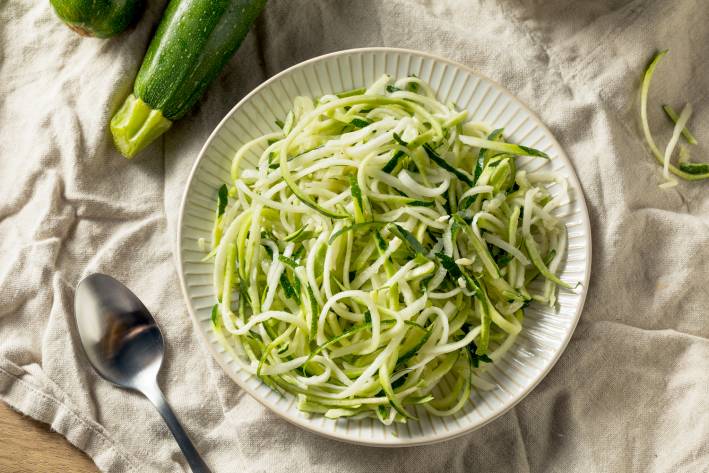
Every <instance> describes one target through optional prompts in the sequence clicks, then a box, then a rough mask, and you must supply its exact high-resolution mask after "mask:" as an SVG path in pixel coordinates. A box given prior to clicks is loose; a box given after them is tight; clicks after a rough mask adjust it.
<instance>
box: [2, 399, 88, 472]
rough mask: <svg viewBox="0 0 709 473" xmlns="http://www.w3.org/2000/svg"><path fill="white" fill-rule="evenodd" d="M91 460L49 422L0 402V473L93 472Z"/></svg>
mask: <svg viewBox="0 0 709 473" xmlns="http://www.w3.org/2000/svg"><path fill="white" fill-rule="evenodd" d="M97 471H98V469H97V468H96V465H94V463H93V461H91V459H90V458H89V457H87V456H86V455H85V454H84V453H83V452H82V451H80V450H78V449H77V448H75V447H74V446H73V445H71V444H70V443H69V442H67V441H66V439H64V437H62V436H61V435H59V434H57V433H55V432H52V431H51V430H50V429H49V426H48V425H46V424H42V423H40V422H37V421H35V420H32V419H30V418H29V417H25V416H23V415H22V414H20V413H18V412H17V411H15V410H13V409H11V408H10V407H9V406H7V405H6V404H4V403H2V402H0V473H54V472H61V473H94V472H97Z"/></svg>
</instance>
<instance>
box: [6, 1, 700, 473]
mask: <svg viewBox="0 0 709 473" xmlns="http://www.w3.org/2000/svg"><path fill="white" fill-rule="evenodd" d="M148 3H149V4H150V6H149V11H148V12H147V13H146V15H145V16H144V17H143V19H142V20H141V21H140V23H139V24H138V26H137V27H136V28H135V29H134V30H132V31H130V32H128V33H125V34H122V35H120V36H119V37H117V38H114V39H111V40H99V39H87V38H81V37H79V36H77V35H76V34H75V33H73V32H72V31H70V30H69V29H68V28H66V27H65V26H64V25H63V24H61V23H60V22H59V21H58V20H57V18H56V17H55V15H54V14H53V12H52V11H51V9H50V6H49V4H48V2H46V1H41V2H40V1H30V0H2V1H0V34H1V37H0V399H2V400H3V401H4V402H6V403H8V404H9V405H11V406H12V407H14V408H15V409H17V410H19V411H20V412H23V413H25V414H27V415H29V416H32V417H34V418H36V419H39V420H41V421H43V422H46V423H48V424H50V425H51V427H52V428H53V429H54V430H56V431H57V432H59V433H61V434H62V435H64V436H65V437H66V438H67V439H69V441H70V442H71V443H73V444H74V445H76V446H77V447H79V448H80V449H82V450H84V451H85V452H87V453H88V454H89V455H90V456H91V457H92V458H93V460H94V461H95V462H96V464H97V465H98V467H99V468H100V469H101V470H102V471H105V472H128V471H130V472H147V473H151V472H166V471H187V467H186V466H185V463H184V460H183V459H182V456H181V454H180V453H179V451H178V448H177V445H176V444H175V442H174V441H173V439H172V438H171V437H170V435H169V434H168V432H167V430H166V427H165V425H164V424H163V422H162V420H161V419H160V417H159V416H158V414H157V412H156V411H155V410H154V409H153V408H152V406H151V405H150V404H149V403H148V401H146V400H145V399H144V398H142V397H141V396H140V395H137V394H133V393H130V392H126V391H123V390H120V389H117V388H115V387H113V386H112V385H110V384H109V383H107V382H106V381H103V380H101V379H99V378H98V377H97V376H96V375H95V374H94V373H93V372H92V371H91V370H90V369H89V367H88V366H87V364H86V362H85V361H83V359H82V356H81V352H80V347H79V345H78V338H77V333H76V329H75V328H74V326H73V322H72V320H73V315H72V312H73V294H74V287H75V285H76V283H77V281H78V280H79V279H80V278H81V277H82V275H85V274H86V273H88V272H91V271H102V272H106V273H109V274H112V275H113V276H115V277H117V278H118V279H119V280H121V281H123V282H125V283H126V284H127V285H128V286H129V287H131V288H132V289H133V290H134V291H135V292H136V293H137V294H138V295H139V296H140V297H141V298H142V300H143V301H144V302H145V304H146V305H147V306H148V307H149V308H150V309H151V310H152V311H153V313H154V314H155V317H156V318H157V319H158V321H159V323H160V325H161V327H162V329H163V331H164V334H165V336H166V339H167V348H168V352H167V358H166V360H165V364H164V366H163V369H162V372H161V376H160V384H161V385H162V387H163V388H164V390H165V392H166V396H167V398H168V399H169V401H170V402H171V403H172V406H173V407H174V409H175V411H176V413H177V415H178V417H179V418H180V419H181V420H182V422H183V424H184V425H185V427H186V429H187V430H188V431H189V433H190V435H191V436H192V438H193V439H194V440H195V443H196V444H197V447H198V449H199V450H200V451H201V452H203V453H204V456H205V458H206V461H207V462H208V463H209V464H210V465H211V467H212V468H213V470H214V471H215V472H268V473H277V472H289V473H293V472H328V473H330V472H340V471H342V472H363V473H364V472H366V473H371V472H398V471H406V472H422V473H423V472H575V471H578V472H706V471H709V309H708V307H709V289H707V288H708V287H709V225H708V224H707V222H708V220H709V182H705V183H685V182H682V183H680V184H679V185H678V186H677V187H675V188H672V189H668V190H661V189H658V187H657V184H658V182H660V169H659V166H658V165H657V163H656V162H655V161H654V160H653V158H652V157H651V155H650V154H649V152H648V150H647V148H646V147H645V145H644V144H643V141H642V138H641V135H640V133H639V127H638V125H637V115H638V98H637V97H638V94H637V91H638V86H639V79H640V76H641V73H642V71H643V69H644V67H645V65H646V63H647V61H648V59H649V58H650V56H651V55H652V53H653V52H654V51H655V50H657V49H662V48H669V49H670V54H669V56H668V57H667V58H666V60H665V61H664V62H663V63H662V64H661V66H660V67H659V69H658V72H657V75H656V79H655V82H654V84H653V90H652V94H651V104H652V106H651V111H652V113H651V117H650V118H651V121H652V126H653V128H654V129H656V130H658V140H659V141H660V142H661V143H663V145H664V143H666V142H667V138H668V135H669V133H668V130H669V129H670V128H671V127H670V126H669V125H668V124H667V122H666V121H665V119H664V118H663V117H662V116H661V112H660V110H659V104H660V103H669V104H672V105H673V106H674V107H675V108H676V109H680V108H681V107H682V106H683V105H684V103H685V102H686V101H687V100H691V101H693V105H694V108H695V110H696V114H695V116H694V118H693V119H692V122H691V124H692V126H693V128H694V131H695V133H696V135H697V137H698V139H699V141H700V142H701V143H703V145H700V146H698V147H694V148H693V152H694V156H695V157H696V158H697V159H707V158H708V157H709V156H707V154H708V153H707V151H709V146H707V143H709V98H708V95H707V91H708V90H709V74H708V72H709V48H707V44H709V3H707V1H706V0H674V1H666V0H595V1H580V0H579V1H568V0H496V1H491V0H485V1H472V0H471V1H438V0H436V1H434V0H428V1H425V0H421V1H404V0H396V1H374V0H372V1H364V0H359V1H310V0H299V1H285V0H283V1H279V0H271V1H270V2H269V4H268V5H267V7H266V9H265V11H264V13H263V15H262V16H261V17H260V18H259V19H258V21H257V22H256V25H255V27H254V29H253V31H252V32H251V33H250V35H249V36H248V38H247V39H246V41H245V42H244V44H243V45H242V47H241V49H240V50H239V52H238V54H237V55H236V56H235V57H234V58H233V60H231V62H230V63H229V65H228V66H227V67H226V70H225V71H224V73H223V74H222V75H221V76H220V77H219V78H218V79H217V80H216V81H215V82H214V84H213V85H212V86H211V87H210V89H209V90H208V92H207V94H206V95H205V97H204V98H203V99H202V100H201V102H200V104H199V106H197V107H196V108H195V109H194V110H193V111H192V112H191V113H189V114H188V115H187V116H186V117H185V118H184V119H183V120H181V121H180V122H178V123H176V124H175V125H174V126H173V128H172V129H171V130H170V131H169V132H168V133H167V134H166V135H165V136H164V137H163V138H162V139H160V140H159V141H158V142H157V143H155V144H154V145H153V146H151V147H150V149H148V150H147V152H145V153H143V155H142V156H140V157H138V158H136V159H134V160H133V161H127V160H125V159H124V158H122V157H121V156H119V155H118V153H117V152H116V151H115V150H114V148H113V145H112V143H111V138H110V134H109V132H108V129H107V123H108V121H109V119H110V117H111V115H112V113H113V112H114V111H115V110H116V108H117V106H118V105H119V103H120V102H121V101H122V100H123V98H124V96H125V95H126V94H127V92H128V91H129V90H130V87H131V84H132V81H133V77H134V75H135V73H136V70H137V68H138V67H139V65H140V62H141V60H142V57H143V53H144V51H145V48H146V46H147V43H148V41H149V39H150V35H151V32H152V29H153V28H154V25H155V23H156V21H157V19H158V18H159V16H160V12H161V9H162V7H163V2H161V1H149V2H148ZM362 46H398V47H406V48H413V49H420V50H423V51H429V52H432V53H436V54H440V55H442V56H445V57H448V58H450V59H453V60H456V61H460V62H462V63H464V64H467V65H468V66H470V67H472V68H473V69H475V70H478V71H480V72H482V73H483V74H485V75H487V76H489V77H491V78H493V79H495V80H497V81H499V82H500V83H502V84H503V85H504V86H506V87H507V88H509V89H510V90H511V91H512V92H513V93H514V94H516V95H517V96H519V97H520V98H521V99H522V100H523V101H525V102H527V103H528V104H529V105H530V106H531V108H532V109H534V110H535V111H536V112H537V113H538V114H539V115H540V116H541V118H542V120H543V121H544V122H545V123H546V124H547V125H549V127H550V128H551V130H552V131H553V133H554V134H555V135H556V137H557V138H558V139H559V141H560V142H561V144H562V146H563V147H564V148H565V149H566V151H567V153H568V155H569V157H570V158H571V160H572V161H573V164H574V167H575V169H576V172H577V174H578V176H579V178H580V180H581V183H582V185H583V189H584V192H585V195H586V200H587V202H588V207H589V211H590V215H591V222H592V228H593V270H592V279H591V284H590V288H589V293H588V298H587V301H586V307H585V309H584V311H583V315H582V317H581V321H580V323H579V325H578V328H577V329H576V332H575V334H574V337H573V340H572V341H571V343H570V345H569V347H568V348H567V349H566V352H565V353H564V354H563V356H562V357H561V359H560V360H559V362H558V364H557V365H556V367H554V369H553V370H552V371H551V372H550V373H549V375H548V376H547V377H546V378H545V379H544V381H543V382H542V383H541V384H540V385H539V386H538V387H537V388H536V389H535V390H534V391H533V392H532V393H531V394H530V395H529V396H528V397H527V398H526V399H524V400H523V401H522V402H520V403H519V404H518V405H517V406H516V407H515V408H514V409H512V410H511V411H510V412H509V413H507V414H506V415H504V416H502V417H501V418H499V419H498V420H496V421H494V422H493V423H491V424H489V425H487V426H486V427H484V428H482V429H480V430H478V431H476V432H473V433H470V434H468V435H465V436H463V437H460V438H458V439H455V440H452V441H449V442H446V443H443V444H438V445H432V446H424V447H415V448H408V449H404V448H401V449H377V448H365V447H358V446H353V445H348V444H345V443H339V442H336V441H331V440H327V439H324V438H321V437H319V436H317V435H315V434H311V433H309V432H306V431H303V430H300V429H298V428H297V427H294V426H292V425H290V424H288V423H287V422H285V421H283V420H281V419H280V418H278V417H277V416H276V415H274V414H272V413H270V412H269V411H267V410H265V409H264V408H263V407H261V405H259V404H258V403H257V402H256V401H254V400H253V399H251V398H250V397H249V396H248V395H246V394H245V393H244V392H243V391H241V390H240V389H239V388H238V387H237V386H236V385H235V384H234V383H233V382H232V381H231V380H230V379H228V378H227V377H226V376H225V375H224V373H223V372H222V371H221V370H220V369H219V367H218V366H217V365H216V363H215V362H214V361H213V360H212V359H211V357H210V356H209V355H208V353H207V351H206V349H205V347H203V346H202V345H201V341H200V340H199V339H198V337H197V336H196V335H195V332H194V329H193V327H192V323H191V321H190V319H189V318H188V316H187V314H186V309H185V305H184V303H183V300H182V296H181V294H180V290H179V288H178V282H177V275H176V270H175V262H174V257H173V249H174V239H175V225H176V217H177V211H178V206H179V203H180V198H181V194H182V189H183V186H184V184H185V181H186V178H187V175H188V172H189V170H190V168H191V167H192V164H193V162H194V160H195V158H196V157H197V154H198V152H199V150H200V148H201V146H202V144H203V143H204V141H205V140H206V138H207V136H208V135H209V133H210V132H211V131H212V129H213V128H214V126H215V125H216V124H217V123H218V122H219V121H220V120H221V118H222V117H223V116H224V115H225V113H227V112H228V111H229V109H230V108H231V107H232V106H233V105H234V104H236V102H237V101H238V100H239V99H240V98H241V97H242V96H244V95H245V94H246V93H247V92H248V91H250V90H251V89H253V88H254V87H255V86H257V85H258V84H259V83H261V82H262V81H263V80H265V79H266V78H268V77H269V76H272V75H273V74H275V73H277V72H278V71H280V70H282V69H284V68H286V67H288V66H290V65H293V64H295V63H297V62H300V61H302V60H305V59H309V58H311V57H314V56H317V55H320V54H323V53H327V52H331V51H336V50H340V49H347V48H354V47H362ZM0 449H2V446H0Z"/></svg>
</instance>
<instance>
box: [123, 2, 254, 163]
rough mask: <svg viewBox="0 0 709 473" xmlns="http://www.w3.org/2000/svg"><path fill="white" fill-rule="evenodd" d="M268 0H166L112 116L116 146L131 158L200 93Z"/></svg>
mask: <svg viewBox="0 0 709 473" xmlns="http://www.w3.org/2000/svg"><path fill="white" fill-rule="evenodd" d="M265 3H266V0H170V3H169V4H168V6H167V9H166V10H165V13H164V15H163V18H162V20H161V21H160V25H159V26H158V29H157V31H156V32H155V36H154V37H153V39H152V41H151V42H150V46H149V47H148V52H147V53H146V54H145V58H144V59H143V64H142V66H141V67H140V71H138V76H137V77H136V79H135V85H134V87H133V94H131V95H130V96H128V98H127V99H126V100H125V102H124V103H123V106H122V107H121V108H120V109H119V110H118V112H117V113H116V114H115V115H114V116H113V118H112V119H111V133H112V134H113V140H114V142H115V143H116V147H117V148H118V149H119V150H120V152H121V153H122V154H123V155H124V156H125V157H127V158H132V157H133V156H135V154H136V153H138V152H139V151H140V150H142V149H143V148H145V147H146V146H147V145H148V144H150V143H151V142H152V141H153V140H154V139H155V138H157V137H158V136H160V135H161V134H163V133H164V132H165V131H167V129H168V128H170V126H171V125H172V122H173V121H174V120H177V119H178V118H180V117H182V116H183V115H184V114H185V113H186V112H187V111H188V110H189V109H190V108H191V107H192V106H193V105H194V104H195V102H197V100H199V98H200V97H201V96H202V93H203V92H204V90H205V89H206V88H207V86H208V85H209V84H210V83H211V82H212V80H213V79H214V78H215V77H216V76H217V75H218V74H219V72H220V71H221V70H222V68H223V67H224V65H225V64H226V63H227V62H228V61H229V59H230V58H231V57H232V55H233V54H234V52H235V51H236V50H237V48H238V47H239V45H240V44H241V41H242V40H243V39H244V37H245V36H246V34H247V33H248V31H249V28H250V27H251V24H252V23H253V22H254V20H255V19H256V17H257V16H258V14H259V13H260V12H261V10H262V9H263V7H264V5H265Z"/></svg>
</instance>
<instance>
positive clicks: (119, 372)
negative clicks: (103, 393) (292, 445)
mask: <svg viewBox="0 0 709 473" xmlns="http://www.w3.org/2000/svg"><path fill="white" fill-rule="evenodd" d="M74 313H75V316H76V325H77V327H78V329H79V337H80V338H81V344H82V345H83V347H84V352H85V353H86V356H87V357H88V359H89V361H90V362H91V365H92V366H93V367H94V369H95V370H96V371H97V372H98V373H99V374H100V375H101V376H102V377H103V378H105V379H106V380H108V381H110V382H112V383H113V384H115V385H117V386H120V387H122V388H128V389H133V390H135V391H138V392H140V393H142V394H143V395H144V396H145V397H147V398H148V399H149V400H150V402H152V403H153V404H154V405H155V407H156V408H157V410H158V412H160V415H162V418H163V419H165V423H166V424H167V426H168V427H169V428H170V431H171V432H172V435H173V436H174V437H175V440H177V444H178V445H179V446H180V448H181V449H182V453H184V454H185V458H187V463H189V465H190V468H192V471H193V472H194V473H211V472H210V470H209V467H207V465H206V464H205V463H204V460H202V457H200V456H199V453H197V449H195V447H194V445H193V444H192V441H191V440H190V438H189V437H188V436H187V433H186V432H185V430H184V429H183V428H182V426H181V425H180V423H179V422H178V420H177V418H176V417H175V414H174V413H173V412H172V409H170V406H169V405H168V404H167V401H166V400H165V396H163V393H162V391H160V387H159V386H158V381H157V375H158V371H160V366H161V365H162V360H163V355H164V354H165V342H164V341H163V337H162V333H161V332H160V328H159V327H158V326H157V324H156V323H155V319H154V318H153V316H152V315H151V314H150V312H149V311H148V309H146V308H145V306H144V305H143V303H142V302H141V301H140V299H138V297H137V296H136V295H135V294H133V293H132V292H131V291H130V289H128V288H127V287H125V286H124V285H123V284H121V283H120V282H118V281H116V280H115V279H113V278H112V277H110V276H106V275H105V274H99V273H96V274H91V275H90V276H87V277H85V278H84V279H83V280H81V282H79V285H78V286H77V288H76V296H75V300H74Z"/></svg>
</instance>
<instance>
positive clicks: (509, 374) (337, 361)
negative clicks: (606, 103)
mask: <svg viewBox="0 0 709 473" xmlns="http://www.w3.org/2000/svg"><path fill="white" fill-rule="evenodd" d="M177 245H178V247H177V250H176V255H177V260H178V270H179V274H180V281H181V286H182V289H183V293H184V295H185V298H186V301H187V306H188V309H189V312H190V314H191V316H192V318H193V321H194V324H195V327H196V328H197V331H198V332H199V333H200V334H201V336H202V338H203V340H204V341H205V344H206V346H207V347H208V350H209V351H210V352H211V354H212V355H213V356H214V357H215V359H216V360H217V361H218V362H219V364H220V365H221V366H222V368H223V369H224V370H225V371H226V372H227V373H228V374H229V376H230V377H231V378H233V379H234V381H235V382H236V383H237V384H238V385H239V386H241V387H242V388H243V389H244V390H246V391H247V392H248V393H249V394H251V395H252V396H253V397H255V398H256V399H257V400H259V401H260V402H261V403H262V404H264V405H265V406H267V407H268V408H270V409H271V410H273V411H274V412H276V413H277V414H279V415H280V416H282V417H284V418H285V419H286V420H289V421H290V422H293V423H295V424H297V425H299V426H301V427H304V428H307V429H309V430H311V431H314V432H317V433H320V434H323V435H326V436H329V437H332V438H335V439H339V440H344V441H349V442H354V443H360V444H366V445H376V446H404V445H417V444H425V443H431V442H436V441H442V440H445V439H449V438H453V437H456V436H459V435H462V434H463V433H465V432H469V431H471V430H473V429H475V428H478V427H480V426H482V425H484V424H485V423H487V422H489V421H491V420H492V419H494V418H496V417H498V416H499V415H501V414H502V413H504V412H505V411H507V410H508V409H510V408H511V407H512V406H513V405H514V404H515V403H517V402H519V400H521V399H522V398H523V397H524V396H525V395H526V394H527V393H529V392H530V391H531V390H532V389H533V388H534V386H535V385H536V384H537V383H538V382H539V381H540V380H541V379H542V378H543V377H544V376H545V375H546V373H547V372H548V371H549V370H550V369H551V367H552V366H553V365H554V363H555V362H556V360H557V359H558V358H559V356H560V355H561V353H562V351H563V350H564V348H565V346H566V344H567V343H568V341H569V339H570V338H571V335H572V333H573V330H574V328H575V326H576V323H577V321H578V319H579V317H580V314H581V310H582V307H583V302H584V299H585V296H586V291H587V287H588V281H589V276H590V267H591V235H590V225H589V218H588V212H587V209H586V205H585V202H584V200H583V194H582V190H581V187H580V185H579V183H578V179H577V178H576V176H575V174H574V171H573V168H572V166H571V163H570V161H569V160H568V158H567V157H566V155H565V154H564V151H563V150H562V149H561V147H560V146H559V144H558V142H557V141H556V140H555V139H554V137H553V136H552V134H551V133H550V132H549V130H548V129H547V128H546V127H545V126H544V125H543V124H542V122H541V121H540V120H539V119H538V118H537V117H536V115H534V114H533V113H532V112H531V111H530V110H529V109H528V108H527V107H526V106H525V105H523V104H522V103H521V102H520V101H519V100H517V99H516V98H515V97H514V96H513V95H511V94H510V93H509V92H508V91H506V90H505V89H503V88H502V87H501V86H500V85H498V84H496V83H495V82H493V81H491V80H490V79H487V78H486V77H484V76H481V75H479V74H477V73H476V72H474V71H472V70H470V69H469V68H467V67H465V66H463V65H460V64H457V63H454V62H451V61H448V60H446V59H442V58H438V57H435V56H432V55H429V54H426V53H421V52H416V51H408V50H400V49H392V48H366V49H359V50H349V51H342V52H337V53H333V54H328V55H325V56H321V57H318V58H315V59H312V60H309V61H305V62H303V63H301V64H298V65H296V66H293V67H291V68H289V69H287V70H285V71H283V72H281V73H279V74H277V75H276V76H274V77H273V78H271V79H269V80H268V81H266V82H264V83H263V84H262V85H261V86H259V87H258V88H256V89H255V90H254V91H253V92H251V93H250V94H249V95H247V96H246V97H245V98H244V99H243V100H242V101H241V102H239V104H237V105H236V106H235V107H234V109H232V111H231V112H230V113H229V114H228V115H227V116H226V117H225V118H224V120H223V121H222V122H221V123H220V124H219V126H218V127H217V128H216V129H215V131H214V132H213V133H212V135H211V136H210V138H209V140H208V141H207V143H206V144H205V146H204V148H203V150H202V152H201V153H200V156H199V158H198V160H197V162H196V163H195V166H194V168H193V170H192V173H191V176H190V179H189V181H188V184H187V188H186V190H185V194H184V198H183V202H182V208H181V213H180V222H179V225H178V238H177Z"/></svg>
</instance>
